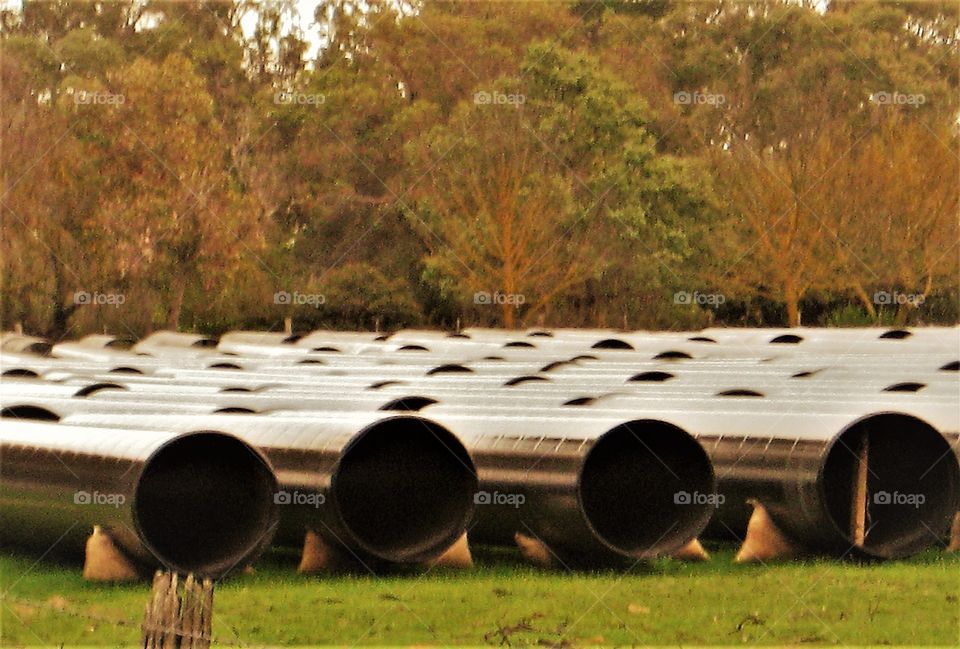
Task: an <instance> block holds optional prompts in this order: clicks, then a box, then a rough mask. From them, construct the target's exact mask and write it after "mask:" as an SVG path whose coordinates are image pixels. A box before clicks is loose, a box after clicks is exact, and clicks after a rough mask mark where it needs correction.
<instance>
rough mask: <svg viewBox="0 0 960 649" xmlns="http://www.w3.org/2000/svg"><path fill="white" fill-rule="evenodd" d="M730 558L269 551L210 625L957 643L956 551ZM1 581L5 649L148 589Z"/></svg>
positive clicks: (258, 641)
mask: <svg viewBox="0 0 960 649" xmlns="http://www.w3.org/2000/svg"><path fill="white" fill-rule="evenodd" d="M732 556H733V552H732V550H731V549H727V548H724V549H720V550H716V551H715V552H714V558H713V561H711V562H709V563H706V564H700V565H689V564H680V563H676V562H673V561H662V562H658V563H656V564H654V565H648V566H644V565H638V566H637V567H635V568H634V569H633V570H631V571H629V572H627V573H625V574H624V573H617V572H600V573H580V574H567V573H560V572H548V571H543V570H537V569H533V568H529V567H526V566H523V565H520V564H517V563H515V562H514V560H513V555H503V554H499V553H490V552H487V553H479V554H478V557H477V558H478V564H479V565H478V568H477V569H476V570H474V571H472V572H441V571H437V570H434V571H431V572H429V573H427V574H423V575H416V576H388V577H378V578H374V577H366V576H363V577H360V576H357V577H337V578H320V577H306V576H299V575H297V574H295V573H294V572H293V568H292V566H291V562H292V561H293V558H291V557H289V556H284V555H280V554H273V555H270V556H268V557H267V558H266V559H265V560H264V561H263V562H262V563H261V565H259V566H258V569H257V571H256V572H255V573H254V574H247V575H240V576H237V577H234V578H231V579H230V580H228V581H226V582H225V583H223V584H221V585H219V586H218V587H217V596H216V601H215V615H214V626H213V630H214V635H215V636H216V637H217V639H218V640H219V641H220V642H222V643H224V644H237V645H267V644H269V645H308V644H309V645H316V644H321V645H343V646H348V647H349V646H355V645H420V646H449V645H474V646H476V645H492V646H512V647H519V646H583V645H596V644H604V645H626V646H630V645H677V644H691V645H703V644H711V645H730V644H756V645H774V644H775V645H783V644H801V643H823V644H856V645H879V644H895V645H903V644H909V645H918V644H925V645H931V644H935V645H948V646H960V556H957V555H943V554H941V553H939V552H929V553H926V554H924V555H922V556H919V557H916V558H914V559H912V560H910V561H902V562H891V563H875V564H854V563H840V562H835V561H826V560H818V561H809V562H802V563H799V562H798V563H784V564H779V565H771V566H759V567H758V566H738V565H735V564H733V563H732ZM0 590H2V592H3V593H4V600H3V602H2V612H0V644H2V645H4V646H19V645H37V644H45V645H61V644H66V645H109V646H116V645H136V644H137V643H138V641H139V635H140V631H139V626H138V625H139V622H140V618H141V616H142V614H143V609H144V606H145V604H146V601H147V595H148V592H149V588H148V586H147V584H138V585H125V586H103V585H90V584H87V583H85V582H84V581H83V580H82V579H81V578H80V574H79V570H78V569H76V568H64V567H58V566H55V565H51V564H49V563H35V560H34V559H32V558H27V557H23V556H12V555H3V556H0Z"/></svg>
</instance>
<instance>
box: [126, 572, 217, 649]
mask: <svg viewBox="0 0 960 649" xmlns="http://www.w3.org/2000/svg"><path fill="white" fill-rule="evenodd" d="M212 625H213V582H212V581H210V580H209V579H204V580H202V581H201V580H198V579H195V578H194V576H193V575H187V578H186V579H185V580H182V579H181V578H180V577H179V575H177V574H176V573H173V572H163V571H160V570H158V571H157V574H156V575H154V577H153V587H152V588H151V591H150V601H149V602H148V603H147V611H146V615H145V616H144V619H143V626H142V630H143V641H142V642H141V644H142V646H143V649H207V648H208V647H209V646H210V640H211V632H210V630H211V627H212Z"/></svg>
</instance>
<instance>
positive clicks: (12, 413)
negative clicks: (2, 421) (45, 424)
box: [0, 405, 60, 421]
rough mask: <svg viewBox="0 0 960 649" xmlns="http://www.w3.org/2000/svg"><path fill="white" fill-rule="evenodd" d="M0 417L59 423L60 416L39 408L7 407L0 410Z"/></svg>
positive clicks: (26, 406) (29, 406)
mask: <svg viewBox="0 0 960 649" xmlns="http://www.w3.org/2000/svg"><path fill="white" fill-rule="evenodd" d="M0 417H9V418H10V419H32V420H34V421H60V416H59V415H57V414H56V413H54V412H52V411H50V410H47V409H46V408H41V407H40V406H31V405H22V406H9V407H7V408H4V409H2V410H0Z"/></svg>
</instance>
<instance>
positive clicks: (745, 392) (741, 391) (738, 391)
mask: <svg viewBox="0 0 960 649" xmlns="http://www.w3.org/2000/svg"><path fill="white" fill-rule="evenodd" d="M714 396H718V397H762V396H763V393H762V392H757V391H756V390H750V389H749V388H733V389H731V390H721V391H720V392H717V394H716V395H714Z"/></svg>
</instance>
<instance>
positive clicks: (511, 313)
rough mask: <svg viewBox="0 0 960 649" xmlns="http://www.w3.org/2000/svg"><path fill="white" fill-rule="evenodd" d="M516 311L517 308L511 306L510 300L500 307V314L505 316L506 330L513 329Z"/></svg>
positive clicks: (504, 324)
mask: <svg viewBox="0 0 960 649" xmlns="http://www.w3.org/2000/svg"><path fill="white" fill-rule="evenodd" d="M516 311H517V308H516V307H515V306H514V305H513V304H510V301H509V300H505V301H504V303H503V304H501V305H500V312H501V313H502V314H503V326H504V328H506V329H513V327H514V322H515V317H516Z"/></svg>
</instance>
